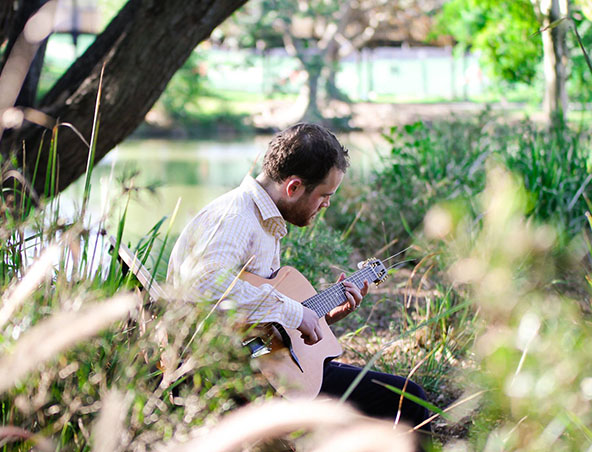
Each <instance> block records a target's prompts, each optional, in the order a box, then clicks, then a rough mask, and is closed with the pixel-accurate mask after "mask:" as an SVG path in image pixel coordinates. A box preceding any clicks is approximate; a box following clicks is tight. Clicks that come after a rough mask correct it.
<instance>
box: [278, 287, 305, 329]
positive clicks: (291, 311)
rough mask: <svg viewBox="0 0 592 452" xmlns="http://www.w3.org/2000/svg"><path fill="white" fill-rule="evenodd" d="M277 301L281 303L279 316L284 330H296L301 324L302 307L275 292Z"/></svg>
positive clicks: (300, 304)
mask: <svg viewBox="0 0 592 452" xmlns="http://www.w3.org/2000/svg"><path fill="white" fill-rule="evenodd" d="M277 294H278V298H279V301H280V302H281V303H282V308H281V313H282V314H281V315H282V319H283V322H280V323H281V324H282V325H284V327H286V328H292V329H295V328H298V327H299V326H300V324H301V323H302V317H303V316H304V307H303V306H302V303H299V302H297V301H296V300H293V299H292V298H290V297H287V296H285V295H283V294H281V293H279V292H277Z"/></svg>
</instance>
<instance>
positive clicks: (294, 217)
mask: <svg viewBox="0 0 592 452" xmlns="http://www.w3.org/2000/svg"><path fill="white" fill-rule="evenodd" d="M277 208H278V210H279V211H280V213H281V214H282V217H284V220H286V221H287V222H288V223H291V224H293V225H294V226H299V227H304V226H308V225H309V224H310V223H311V222H312V219H313V218H314V216H315V215H316V214H317V212H318V210H312V209H311V208H310V206H309V205H308V195H305V196H304V197H303V198H300V199H299V200H298V201H297V202H296V203H295V204H288V203H287V202H285V201H284V200H279V201H278V203H277Z"/></svg>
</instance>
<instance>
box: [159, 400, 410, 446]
mask: <svg viewBox="0 0 592 452" xmlns="http://www.w3.org/2000/svg"><path fill="white" fill-rule="evenodd" d="M299 430H307V431H312V432H313V433H314V434H315V437H314V447H313V448H312V449H309V450H313V451H315V452H329V451H334V450H339V451H341V452H359V451H398V452H405V451H411V450H413V448H412V441H413V438H412V436H411V435H404V436H403V435H401V433H400V431H397V432H394V431H393V429H392V424H391V423H389V422H383V421H378V420H376V419H371V418H368V417H365V416H362V415H361V414H359V413H357V412H356V411H354V410H353V409H352V408H349V407H348V406H346V405H343V404H340V403H337V402H334V401H287V400H274V401H269V402H266V403H264V404H261V405H256V406H255V405H250V406H247V407H245V408H241V409H239V410H237V411H235V412H234V413H232V414H230V415H228V416H227V417H225V418H224V419H223V420H222V421H221V422H220V423H219V424H218V425H217V426H216V427H214V428H212V429H211V430H209V431H206V430H205V429H198V430H196V431H195V435H193V436H194V439H192V440H190V441H188V442H186V443H184V444H179V443H178V442H175V443H173V444H169V445H166V446H165V448H163V449H161V450H163V451H164V452H173V451H174V452H189V451H193V450H204V451H206V450H207V451H208V452H229V451H235V450H244V448H245V447H247V446H248V445H252V444H254V443H256V442H260V441H266V440H270V439H273V438H277V437H280V436H283V435H287V434H289V433H292V432H295V431H299Z"/></svg>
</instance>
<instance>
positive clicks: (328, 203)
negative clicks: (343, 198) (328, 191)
mask: <svg viewBox="0 0 592 452" xmlns="http://www.w3.org/2000/svg"><path fill="white" fill-rule="evenodd" d="M330 205H331V199H325V200H324V201H323V202H322V203H321V207H323V208H325V209H326V208H327V207H329V206H330Z"/></svg>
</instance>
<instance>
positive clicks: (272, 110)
mask: <svg viewBox="0 0 592 452" xmlns="http://www.w3.org/2000/svg"><path fill="white" fill-rule="evenodd" d="M305 107H306V103H305V100H302V99H301V98H293V99H290V98H281V99H270V100H265V101H258V102H252V103H248V104H245V103H241V104H240V105H234V103H232V102H231V101H228V102H222V103H221V104H220V105H218V106H217V108H216V109H214V110H212V109H209V110H208V111H207V112H204V113H203V114H201V115H198V116H194V117H192V118H191V119H187V118H185V119H183V120H176V119H174V118H170V117H168V116H167V115H166V114H165V113H163V112H162V111H161V110H159V109H158V108H155V109H153V110H152V111H150V112H149V113H148V115H146V121H145V122H144V123H143V124H142V125H141V126H140V127H139V128H138V130H137V131H136V132H135V133H134V136H136V137H139V138H168V139H188V138H203V137H208V136H217V137H220V136H225V137H229V138H232V137H237V136H241V135H245V134H259V133H274V132H276V131H278V130H281V129H283V128H285V127H287V126H289V125H291V124H294V123H296V122H298V121H300V120H301V118H302V116H303V113H304V110H305ZM486 109H490V110H492V111H494V112H498V113H500V114H503V115H504V117H505V118H508V119H515V120H522V119H524V118H526V117H529V118H531V119H533V120H535V121H542V120H543V114H542V112H540V111H536V110H534V111H533V110H532V109H529V108H528V106H526V105H525V104H521V103H508V102H505V103H501V102H500V103H493V104H488V103H484V102H440V103H374V102H358V103H346V102H339V101H333V102H331V103H330V104H329V105H327V106H325V107H324V108H323V109H322V114H323V116H324V117H325V118H327V119H326V125H327V126H328V127H330V128H331V129H332V130H335V131H339V132H347V131H354V130H363V131H365V132H377V133H381V132H383V131H385V130H387V129H389V128H390V127H392V126H395V125H401V124H409V123H413V122H416V121H419V120H424V121H425V120H427V121H437V120H439V119H450V118H451V117H459V118H460V117H466V116H474V115H478V114H479V113H480V112H482V111H484V110H486Z"/></svg>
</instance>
